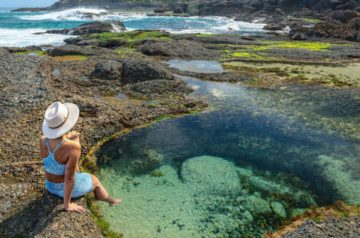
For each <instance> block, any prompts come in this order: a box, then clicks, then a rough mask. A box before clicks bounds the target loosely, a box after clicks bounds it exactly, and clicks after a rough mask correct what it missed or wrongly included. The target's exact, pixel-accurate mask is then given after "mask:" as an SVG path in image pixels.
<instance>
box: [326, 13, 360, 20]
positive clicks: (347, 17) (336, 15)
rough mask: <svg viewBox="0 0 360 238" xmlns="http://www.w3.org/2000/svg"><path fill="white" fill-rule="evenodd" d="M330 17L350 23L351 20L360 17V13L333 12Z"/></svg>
mask: <svg viewBox="0 0 360 238" xmlns="http://www.w3.org/2000/svg"><path fill="white" fill-rule="evenodd" d="M329 17H330V18H332V19H334V20H337V21H340V22H342V23H348V22H349V21H350V20H351V19H353V18H356V17H360V13H358V12H355V11H351V10H336V11H333V12H331V13H330V14H329Z"/></svg>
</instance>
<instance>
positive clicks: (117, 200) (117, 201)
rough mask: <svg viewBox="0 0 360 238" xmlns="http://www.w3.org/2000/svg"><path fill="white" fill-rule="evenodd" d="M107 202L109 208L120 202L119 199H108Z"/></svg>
mask: <svg viewBox="0 0 360 238" xmlns="http://www.w3.org/2000/svg"><path fill="white" fill-rule="evenodd" d="M107 201H108V203H109V206H111V207H112V206H115V205H117V204H119V203H121V202H122V200H121V198H112V197H108V199H107Z"/></svg>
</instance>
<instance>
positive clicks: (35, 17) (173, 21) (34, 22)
mask: <svg viewBox="0 0 360 238" xmlns="http://www.w3.org/2000/svg"><path fill="white" fill-rule="evenodd" d="M87 13H92V14H95V15H93V18H92V19H89V17H88V16H87ZM91 20H120V21H123V23H124V25H125V26H126V28H127V29H129V30H135V29H157V30H158V29H162V30H167V31H171V32H175V33H176V32H179V33H191V32H204V33H234V34H237V33H242V34H259V33H261V32H262V26H263V25H261V24H251V23H245V22H237V21H234V20H231V19H227V18H221V17H188V18H184V17H157V16H153V17H149V16H147V15H146V14H145V13H135V12H108V11H104V10H101V9H86V8H76V9H69V10H64V11H59V12H36V13H30V12H17V13H14V12H10V11H9V10H0V46H27V45H31V44H55V43H57V44H59V43H62V41H63V39H64V38H65V37H60V36H59V35H48V34H46V35H33V34H34V33H37V32H44V31H46V30H48V29H62V28H72V27H76V26H78V25H80V24H82V23H85V22H89V21H91ZM14 36H16V38H14Z"/></svg>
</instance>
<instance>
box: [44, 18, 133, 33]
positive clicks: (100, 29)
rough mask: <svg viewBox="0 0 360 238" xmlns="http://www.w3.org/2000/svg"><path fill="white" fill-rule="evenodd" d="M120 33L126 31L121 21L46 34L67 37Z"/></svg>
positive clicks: (92, 23) (92, 24)
mask: <svg viewBox="0 0 360 238" xmlns="http://www.w3.org/2000/svg"><path fill="white" fill-rule="evenodd" d="M120 31H126V28H125V26H124V24H123V23H122V22H121V21H107V22H100V21H98V22H90V23H84V24H82V25H80V26H78V27H75V28H72V29H62V30H48V31H46V33H50V34H65V35H88V34H93V33H104V32H120Z"/></svg>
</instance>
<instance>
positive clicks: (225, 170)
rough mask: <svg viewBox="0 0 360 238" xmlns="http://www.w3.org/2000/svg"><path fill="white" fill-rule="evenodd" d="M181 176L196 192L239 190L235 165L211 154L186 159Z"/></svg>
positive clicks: (236, 191) (234, 192)
mask: <svg viewBox="0 0 360 238" xmlns="http://www.w3.org/2000/svg"><path fill="white" fill-rule="evenodd" d="M181 177H182V179H183V181H184V183H185V184H188V185H190V187H192V188H193V189H194V191H195V192H196V193H201V192H202V193H208V194H218V195H225V194H237V193H239V192H240V191H241V185H240V179H239V176H238V174H237V171H236V167H235V165H234V164H233V163H232V162H230V161H227V160H224V159H222V158H219V157H213V156H199V157H193V158H190V159H188V160H186V161H185V162H184V163H183V165H182V168H181Z"/></svg>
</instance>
